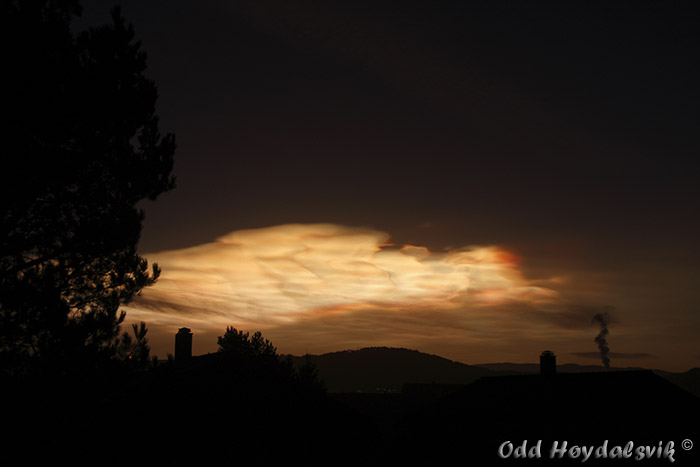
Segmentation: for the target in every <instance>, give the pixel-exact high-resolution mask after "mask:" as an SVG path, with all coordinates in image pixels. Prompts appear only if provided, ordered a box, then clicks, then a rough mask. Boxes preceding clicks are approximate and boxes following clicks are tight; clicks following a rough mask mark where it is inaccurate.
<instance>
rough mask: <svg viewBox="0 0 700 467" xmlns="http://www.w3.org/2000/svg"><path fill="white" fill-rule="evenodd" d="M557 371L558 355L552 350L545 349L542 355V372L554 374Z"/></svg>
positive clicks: (543, 373) (546, 374)
mask: <svg viewBox="0 0 700 467" xmlns="http://www.w3.org/2000/svg"><path fill="white" fill-rule="evenodd" d="M556 372H557V356H556V355H554V352H552V351H551V350H545V351H544V352H542V354H541V355H540V374H541V375H543V376H548V375H554V374H556Z"/></svg>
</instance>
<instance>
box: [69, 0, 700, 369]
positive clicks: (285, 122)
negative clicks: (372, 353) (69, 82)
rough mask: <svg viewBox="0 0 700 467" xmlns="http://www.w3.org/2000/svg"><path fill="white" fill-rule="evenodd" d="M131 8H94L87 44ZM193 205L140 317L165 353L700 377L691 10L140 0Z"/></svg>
mask: <svg viewBox="0 0 700 467" xmlns="http://www.w3.org/2000/svg"><path fill="white" fill-rule="evenodd" d="M112 4H113V2H111V1H110V2H108V1H94V2H92V1H91V2H87V4H86V5H85V8H84V14H83V18H82V19H81V20H80V21H78V22H76V23H75V26H76V28H78V29H80V28H83V27H85V26H86V25H91V24H101V23H105V22H108V21H109V8H110V7H111V5H112ZM121 5H122V12H123V14H124V16H125V18H126V19H127V21H128V22H131V23H133V25H134V27H135V31H136V36H137V38H138V39H140V40H141V41H142V43H143V49H144V50H145V51H146V52H147V53H148V65H149V68H148V70H147V75H148V76H149V77H150V78H152V79H153V80H154V81H155V82H156V84H157V86H158V89H159V94H160V98H159V101H158V105H157V109H158V113H159V115H160V118H161V122H160V128H161V131H162V132H163V133H168V132H172V133H174V134H175V135H176V141H177V144H178V150H177V152H176V165H175V176H176V177H177V188H176V189H175V190H174V191H172V192H170V193H168V194H166V195H164V196H162V197H161V198H159V199H158V200H157V201H155V202H149V203H146V204H144V205H143V206H142V207H143V208H144V209H145V213H146V218H145V222H144V230H143V234H142V238H141V241H140V243H139V251H140V252H141V253H142V254H143V255H144V256H145V257H146V258H148V259H149V261H151V262H157V263H158V264H159V265H161V267H162V268H163V274H162V276H161V279H160V280H159V282H158V283H157V284H156V285H154V286H152V287H150V288H148V289H146V290H144V291H143V293H142V296H141V297H140V298H139V299H138V300H137V301H136V302H134V303H132V304H130V305H129V306H128V307H126V308H125V309H126V311H127V321H128V322H130V321H139V320H144V321H146V322H147V324H148V327H149V337H150V342H151V346H152V351H153V352H154V353H156V354H157V355H159V356H160V357H165V354H166V353H168V352H173V342H174V333H175V332H176V330H177V328H179V327H183V326H186V327H189V328H191V329H192V331H193V333H194V352H195V353H206V352H209V351H213V350H215V348H216V336H218V335H221V334H223V332H224V331H225V328H226V326H229V325H230V326H234V327H237V328H242V329H245V330H249V331H255V330H261V331H262V332H263V335H265V336H266V337H268V338H270V340H272V342H273V343H274V344H275V345H276V346H277V348H278V350H279V351H280V352H290V353H295V354H302V353H304V352H309V353H312V354H318V353H323V352H329V351H336V350H345V349H352V348H358V347H364V346H392V347H407V348H413V349H417V350H421V351H424V352H428V353H434V354H438V355H441V356H443V357H446V358H450V359H453V360H457V361H461V362H463V363H487V362H496V361H510V362H535V361H536V360H537V356H538V355H539V353H540V352H541V351H542V350H544V349H551V350H553V351H554V352H555V353H556V354H557V356H558V360H559V361H560V362H562V363H563V362H575V363H581V364H600V357H599V354H598V348H597V346H596V343H595V342H594V338H595V336H596V334H597V333H598V331H599V328H598V325H597V324H595V323H593V322H592V318H593V316H594V315H595V314H596V313H600V312H607V313H608V314H609V317H610V324H609V336H608V342H609V346H610V350H611V352H612V353H611V355H610V356H611V365H612V366H642V367H647V368H660V369H668V370H673V371H684V370H687V369H689V368H691V367H695V366H700V364H699V361H700V342H699V341H698V339H697V336H698V335H700V314H699V311H700V298H698V293H697V291H698V286H700V283H699V280H700V247H699V246H698V243H697V242H698V240H697V239H698V238H700V220H699V219H700V217H699V216H698V214H699V211H698V208H699V207H700V185H699V184H698V172H697V169H696V167H697V166H698V164H697V157H698V154H700V138H699V137H698V124H699V123H700V115H699V114H698V109H700V91H699V89H700V87H699V86H698V83H700V63H699V61H700V55H699V52H698V51H699V50H700V29H699V28H698V27H697V25H698V24H700V14H698V12H697V9H694V8H693V7H692V2H687V3H684V2H651V1H649V2H647V1H634V2H548V1H538V2H527V1H493V0H491V1H468V2H467V1H464V2H461V1H446V0H432V1H400V2H398V1H377V0H374V1H363V0H359V1H358V0H354V1H302V0H279V1H275V0H271V1H255V0H250V1H233V0H231V1H197V2H192V1H180V0H168V1H165V0H161V1H149V2H143V1H122V2H121Z"/></svg>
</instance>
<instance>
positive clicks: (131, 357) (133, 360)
mask: <svg viewBox="0 0 700 467" xmlns="http://www.w3.org/2000/svg"><path fill="white" fill-rule="evenodd" d="M132 329H133V331H134V337H133V338H132V337H131V335H130V334H129V333H126V332H125V333H123V334H122V335H121V337H120V338H119V340H118V341H117V342H116V343H115V352H116V355H117V357H118V358H119V359H120V360H121V361H122V362H124V363H125V364H126V366H127V368H128V369H131V370H136V371H142V370H145V369H148V368H149V367H150V366H151V364H152V363H153V362H152V361H151V348H150V346H149V345H148V339H147V338H146V334H147V333H148V329H147V328H146V323H144V322H143V321H141V323H140V324H136V323H134V324H132Z"/></svg>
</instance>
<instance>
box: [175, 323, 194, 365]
mask: <svg viewBox="0 0 700 467" xmlns="http://www.w3.org/2000/svg"><path fill="white" fill-rule="evenodd" d="M190 357H192V331H190V330H189V328H180V330H179V331H178V332H177V334H175V360H185V359H188V358H190Z"/></svg>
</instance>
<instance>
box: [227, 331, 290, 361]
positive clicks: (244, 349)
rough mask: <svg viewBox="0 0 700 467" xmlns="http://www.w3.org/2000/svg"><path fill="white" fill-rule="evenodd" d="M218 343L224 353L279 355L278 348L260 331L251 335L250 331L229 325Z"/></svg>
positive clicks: (262, 355)
mask: <svg viewBox="0 0 700 467" xmlns="http://www.w3.org/2000/svg"><path fill="white" fill-rule="evenodd" d="M216 343H217V345H218V346H219V349H218V351H219V352H222V353H227V354H232V355H238V356H241V357H276V356H277V348H276V347H275V346H274V345H272V342H270V341H269V340H268V339H265V338H264V337H263V336H262V333H261V332H260V331H256V332H255V333H254V334H253V335H252V336H251V335H250V333H248V332H244V331H241V330H238V329H236V328H234V327H231V326H228V327H226V332H225V333H224V335H223V336H219V337H218V338H217V341H216Z"/></svg>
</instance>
